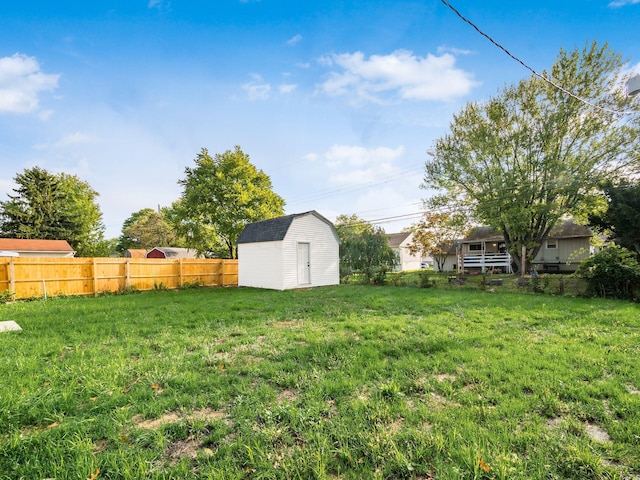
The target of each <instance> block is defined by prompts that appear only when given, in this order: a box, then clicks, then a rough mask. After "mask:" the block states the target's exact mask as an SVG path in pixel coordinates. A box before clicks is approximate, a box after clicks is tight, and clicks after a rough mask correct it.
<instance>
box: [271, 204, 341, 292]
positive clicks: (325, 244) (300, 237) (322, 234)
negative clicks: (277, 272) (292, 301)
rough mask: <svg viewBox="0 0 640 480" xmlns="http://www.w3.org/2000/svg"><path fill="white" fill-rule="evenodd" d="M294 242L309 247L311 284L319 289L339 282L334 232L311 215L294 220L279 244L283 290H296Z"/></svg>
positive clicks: (296, 249)
mask: <svg viewBox="0 0 640 480" xmlns="http://www.w3.org/2000/svg"><path fill="white" fill-rule="evenodd" d="M298 243H308V244H309V263H310V265H311V282H310V283H309V284H308V285H306V286H311V287H319V286H323V285H337V284H338V283H340V269H339V262H340V254H339V252H338V248H339V243H338V238H337V236H336V234H335V233H334V230H333V229H332V228H331V227H330V226H329V225H327V224H326V223H325V222H323V221H322V220H320V219H319V218H317V217H315V216H314V215H304V216H301V217H297V218H295V219H294V220H293V222H292V223H291V226H290V227H289V230H288V231H287V235H286V236H285V238H284V240H283V241H282V282H283V286H282V288H283V289H289V288H298V287H302V286H305V285H299V284H298Z"/></svg>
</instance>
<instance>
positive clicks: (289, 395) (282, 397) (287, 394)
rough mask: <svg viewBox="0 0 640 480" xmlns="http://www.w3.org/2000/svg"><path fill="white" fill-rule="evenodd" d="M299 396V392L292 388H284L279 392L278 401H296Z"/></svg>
mask: <svg viewBox="0 0 640 480" xmlns="http://www.w3.org/2000/svg"><path fill="white" fill-rule="evenodd" d="M298 398H299V397H298V394H297V393H295V392H292V391H291V390H283V391H281V392H280V393H279V394H278V398H276V401H277V402H278V403H282V402H295V401H296V400H297V399H298Z"/></svg>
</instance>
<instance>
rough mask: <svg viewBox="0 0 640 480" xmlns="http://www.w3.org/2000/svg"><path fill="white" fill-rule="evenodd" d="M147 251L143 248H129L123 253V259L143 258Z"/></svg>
mask: <svg viewBox="0 0 640 480" xmlns="http://www.w3.org/2000/svg"><path fill="white" fill-rule="evenodd" d="M146 255H147V251H146V250H145V249H144V248H129V249H127V250H125V252H124V258H145V257H146Z"/></svg>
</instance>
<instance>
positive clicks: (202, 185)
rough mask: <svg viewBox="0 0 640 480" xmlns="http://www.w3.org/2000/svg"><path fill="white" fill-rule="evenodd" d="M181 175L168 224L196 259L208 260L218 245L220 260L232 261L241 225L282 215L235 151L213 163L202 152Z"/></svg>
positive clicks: (279, 204)
mask: <svg viewBox="0 0 640 480" xmlns="http://www.w3.org/2000/svg"><path fill="white" fill-rule="evenodd" d="M185 174H186V178H184V179H182V180H180V181H179V182H178V183H179V184H180V185H182V186H183V191H182V195H181V197H180V199H179V201H178V202H176V203H174V204H173V205H172V213H171V215H170V217H171V220H170V222H171V223H172V224H173V225H174V227H175V228H176V231H177V233H178V234H180V235H181V236H183V237H184V238H185V239H186V242H187V243H188V246H189V247H191V248H194V249H195V250H196V251H198V253H201V254H209V255H211V254H212V249H213V251H214V252H215V251H219V247H220V246H221V245H224V247H225V255H224V256H227V257H229V258H236V257H237V245H236V242H237V239H238V236H240V233H241V232H242V230H243V229H244V226H245V225H246V224H247V223H252V222H257V221H260V220H266V219H268V218H274V217H278V216H281V215H283V214H284V200H283V199H282V197H280V196H279V195H277V194H276V193H275V192H274V191H273V190H272V185H271V179H270V178H269V176H268V175H267V174H266V173H264V172H263V171H262V170H259V169H257V168H256V167H255V166H254V165H253V164H252V163H251V162H250V159H249V155H247V154H246V153H244V152H243V151H242V150H241V149H240V147H238V146H236V147H235V149H234V150H227V151H226V152H224V153H222V154H215V155H214V156H213V157H211V156H210V155H209V152H208V151H207V149H205V148H203V149H202V151H201V152H200V153H199V154H198V155H197V157H196V158H195V167H187V168H186V169H185Z"/></svg>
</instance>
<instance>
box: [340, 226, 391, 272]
mask: <svg viewBox="0 0 640 480" xmlns="http://www.w3.org/2000/svg"><path fill="white" fill-rule="evenodd" d="M335 227H336V230H337V232H338V236H339V237H340V276H341V277H343V278H346V277H348V276H349V275H351V274H353V273H360V274H362V275H363V276H364V278H365V279H366V281H367V282H369V283H382V282H383V281H384V278H385V275H386V273H387V272H388V271H390V270H392V269H393V267H394V266H395V265H397V263H398V256H397V255H396V252H394V251H393V249H392V248H391V247H390V246H389V237H387V234H386V233H385V232H384V230H383V229H382V228H380V227H376V226H373V225H371V224H370V223H369V222H367V221H365V220H363V219H361V218H359V217H358V216H357V215H350V216H349V215H338V217H337V218H336V221H335Z"/></svg>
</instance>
